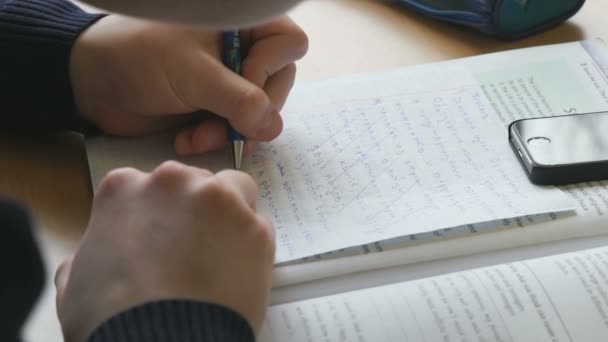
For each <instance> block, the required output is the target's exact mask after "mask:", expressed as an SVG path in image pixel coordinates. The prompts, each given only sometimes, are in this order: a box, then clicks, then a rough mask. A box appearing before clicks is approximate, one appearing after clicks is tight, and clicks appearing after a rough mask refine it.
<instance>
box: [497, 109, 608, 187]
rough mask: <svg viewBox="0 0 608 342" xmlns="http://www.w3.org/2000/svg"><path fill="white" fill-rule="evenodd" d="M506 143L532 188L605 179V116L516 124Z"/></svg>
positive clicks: (607, 125)
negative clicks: (537, 185) (524, 171)
mask: <svg viewBox="0 0 608 342" xmlns="http://www.w3.org/2000/svg"><path fill="white" fill-rule="evenodd" d="M509 142H510V144H511V147H512V148H513V151H514V152H515V154H516V155H517V157H518V158H519V160H520V162H521V164H522V166H523V167H524V169H525V170H526V172H527V174H528V177H529V178H530V181H531V182H532V183H534V184H539V185H562V184H571V183H578V182H588V181H595V180H602V179H608V112H597V113H586V114H572V115H564V116H551V117H543V118H534V119H523V120H517V121H514V122H512V123H511V124H510V125H509Z"/></svg>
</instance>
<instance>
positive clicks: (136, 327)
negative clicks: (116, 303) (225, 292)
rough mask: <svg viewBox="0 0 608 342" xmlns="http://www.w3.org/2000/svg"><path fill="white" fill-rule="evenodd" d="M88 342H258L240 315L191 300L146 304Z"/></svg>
mask: <svg viewBox="0 0 608 342" xmlns="http://www.w3.org/2000/svg"><path fill="white" fill-rule="evenodd" d="M87 341H88V342H110V341H112V342H127V341H128V342H134V341H142V342H143V341H145V342H161V341H163V342H165V341H172V342H180V341H191V342H201V341H205V342H220V341H221V342H237V341H238V342H245V341H246V342H254V341H255V336H254V333H253V330H252V329H251V327H250V326H249V324H248V323H247V321H246V320H245V319H244V318H243V317H242V316H241V315H239V314H237V313H236V312H234V311H232V310H230V309H228V308H225V307H223V306H220V305H215V304H210V303H203V302H196V301H190V300H163V301H157V302H151V303H146V304H142V305H140V306H137V307H134V308H131V309H129V310H127V311H124V312H122V313H119V314H117V315H116V316H114V317H112V318H110V319H109V320H107V321H106V322H104V323H103V324H102V325H101V326H99V327H98V328H97V329H96V330H95V331H94V332H93V334H92V335H91V336H90V337H89V339H88V340H87Z"/></svg>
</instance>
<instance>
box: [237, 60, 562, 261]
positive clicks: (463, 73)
mask: <svg viewBox="0 0 608 342" xmlns="http://www.w3.org/2000/svg"><path fill="white" fill-rule="evenodd" d="M283 113H284V116H285V123H286V124H285V129H284V133H283V134H282V135H281V136H280V137H279V138H278V139H277V140H276V141H274V142H272V143H270V144H263V145H261V146H260V147H259V149H258V150H257V151H256V152H255V153H254V154H253V156H252V157H251V158H248V159H247V161H246V162H245V170H247V171H248V172H249V173H250V174H252V175H253V176H254V177H255V178H256V180H257V182H258V185H259V188H260V192H261V195H260V198H261V201H260V204H259V209H260V210H261V211H262V212H266V213H269V214H270V216H271V218H272V219H273V223H274V227H275V229H276V232H277V248H278V255H277V262H282V261H288V260H293V259H297V258H299V257H302V256H306V255H311V253H315V252H323V251H332V250H336V249H339V248H343V247H349V246H353V245H360V244H363V243H366V242H373V241H380V240H386V239H389V238H393V237H397V236H403V235H408V234H414V233H421V232H427V231H433V230H437V229H440V228H446V227H453V226H458V225H462V224H469V223H477V222H483V221H491V220H497V219H502V218H509V217H514V216H519V215H526V214H535V213H541V212H547V211H559V210H567V209H571V208H572V202H571V201H569V200H567V199H566V197H565V196H564V195H563V194H562V193H561V192H559V191H557V190H556V189H554V188H545V187H537V186H534V185H531V184H530V183H529V181H528V180H527V178H526V176H525V173H524V171H523V170H522V168H521V166H520V165H519V164H518V161H517V160H516V158H515V156H514V155H513V152H512V151H511V149H510V147H509V145H508V143H507V139H506V131H505V130H504V127H503V126H502V125H501V124H500V123H499V122H498V121H497V120H496V118H495V115H494V114H493V112H492V108H491V107H490V105H489V103H488V102H487V101H486V99H485V98H484V96H483V94H482V92H481V90H480V88H479V86H478V85H477V83H476V81H475V79H474V78H473V77H472V74H471V73H470V72H469V71H468V69H466V68H463V67H460V66H456V65H453V66H442V67H438V66H434V65H430V66H422V67H416V68H408V69H402V70H397V71H393V72H390V73H380V74H369V75H360V76H358V77H351V78H347V79H337V80H331V81H325V82H312V83H308V84H300V85H299V86H297V87H296V88H295V89H294V91H293V92H292V95H291V97H290V99H289V101H288V104H287V105H286V107H285V109H284V111H283Z"/></svg>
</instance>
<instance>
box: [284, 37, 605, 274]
mask: <svg viewBox="0 0 608 342" xmlns="http://www.w3.org/2000/svg"><path fill="white" fill-rule="evenodd" d="M447 63H459V64H465V65H467V66H468V67H469V69H470V70H471V71H472V72H473V74H474V75H475V78H476V80H477V81H478V82H479V84H480V86H481V88H482V90H483V92H484V95H485V97H486V98H488V99H489V101H490V103H491V105H492V107H493V109H494V113H495V114H496V116H497V118H498V119H499V120H500V121H501V122H502V123H503V124H504V125H505V126H506V125H508V124H509V123H510V122H511V121H512V120H516V119H521V118H526V117H539V116H550V115H563V114H569V113H572V112H578V113H583V112H596V111H602V110H608V67H607V66H608V49H607V48H606V46H605V44H604V43H603V42H602V41H599V40H593V41H583V42H576V43H569V44H559V45H551V46H544V47H542V48H532V49H523V50H516V51H510V52H507V53H498V54H492V55H486V56H479V57H473V58H468V59H466V60H460V61H453V62H447ZM560 188H561V189H562V190H563V191H564V192H565V193H566V194H567V195H568V196H569V197H571V198H572V199H574V200H575V201H576V215H574V216H573V215H572V214H571V213H563V214H560V213H547V214H539V215H526V216H524V217H515V218H510V219H504V220H500V221H496V222H483V223H479V224H468V225H464V226H459V227H452V228H447V229H441V230H436V231H433V232H429V233H421V234H412V235H409V236H405V237H402V238H395V239H391V240H386V241H379V242H375V243H372V244H366V245H363V246H357V247H351V248H347V249H344V250H340V251H332V252H329V253H325V254H322V255H317V256H314V257H311V258H308V259H307V260H300V261H293V262H291V263H289V264H286V265H282V267H279V268H278V269H277V270H276V271H275V282H274V283H275V286H285V285H290V284H295V283H298V282H303V281H310V280H313V279H320V278H325V277H330V276H336V275H340V274H346V273H352V272H360V271H364V270H366V269H372V268H377V267H382V265H385V267H390V266H394V265H399V264H403V263H412V262H416V261H425V260H431V259H433V260H434V259H440V258H449V257H452V256H456V255H461V254H459V253H465V254H468V253H478V252H484V251H491V250H496V249H504V248H509V247H514V246H522V245H527V244H534V243H540V242H548V241H555V240H560V239H567V238H574V237H582V236H591V235H597V234H602V233H606V228H607V227H608V223H607V221H606V218H605V217H606V215H608V200H607V199H608V181H599V182H590V183H579V184H572V185H565V186H561V187H560ZM513 228H526V229H513ZM528 229H532V231H530V230H528ZM484 232H492V233H493V235H492V236H491V237H482V236H478V234H479V233H484ZM455 237H461V238H460V239H456V240H454V241H449V242H447V241H443V240H445V239H446V238H448V239H452V238H455ZM438 241H442V243H441V246H433V245H427V244H423V245H421V246H418V245H420V244H421V242H438ZM400 249H403V250H400ZM406 249H407V250H406ZM387 251H389V253H388V255H384V256H375V255H374V256H372V255H370V254H375V253H378V252H385V254H386V252H387ZM361 255H366V257H365V258H359V257H358V256H361ZM345 257H346V258H347V259H346V260H343V261H342V262H340V261H336V262H334V261H331V262H329V263H325V262H323V261H321V260H328V259H335V258H345ZM426 258H430V259H426ZM303 262H307V263H311V262H313V263H315V264H316V265H306V266H304V265H302V266H300V265H295V264H302V263H303Z"/></svg>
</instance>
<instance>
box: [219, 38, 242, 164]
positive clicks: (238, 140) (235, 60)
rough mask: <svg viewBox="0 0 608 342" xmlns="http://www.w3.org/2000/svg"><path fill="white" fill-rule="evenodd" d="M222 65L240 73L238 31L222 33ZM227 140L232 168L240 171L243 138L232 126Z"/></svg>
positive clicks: (229, 128)
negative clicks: (232, 163)
mask: <svg viewBox="0 0 608 342" xmlns="http://www.w3.org/2000/svg"><path fill="white" fill-rule="evenodd" d="M222 46H223V50H224V51H223V52H224V53H223V56H222V60H223V62H224V65H225V66H226V67H227V68H229V69H230V70H232V71H234V72H235V73H237V74H240V73H241V51H240V50H241V40H240V38H239V31H238V30H233V31H226V32H223V33H222ZM228 139H229V140H230V141H232V156H233V160H234V168H235V169H237V170H240V169H241V161H242V159H243V148H244V146H245V137H243V136H242V135H241V134H240V133H239V132H237V131H236V130H235V129H234V128H232V126H229V127H228Z"/></svg>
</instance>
